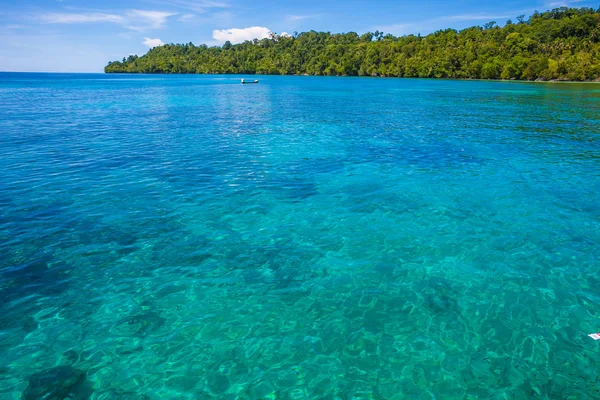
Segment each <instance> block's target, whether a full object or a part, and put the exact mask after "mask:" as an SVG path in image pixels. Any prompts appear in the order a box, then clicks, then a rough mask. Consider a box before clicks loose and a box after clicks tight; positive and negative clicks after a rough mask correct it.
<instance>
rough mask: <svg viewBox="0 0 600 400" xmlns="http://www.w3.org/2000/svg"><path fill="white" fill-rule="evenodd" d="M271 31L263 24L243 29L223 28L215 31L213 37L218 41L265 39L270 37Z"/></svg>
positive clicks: (235, 41) (236, 41)
mask: <svg viewBox="0 0 600 400" xmlns="http://www.w3.org/2000/svg"><path fill="white" fill-rule="evenodd" d="M269 33H271V30H270V29H269V28H265V27H263V26H251V27H249V28H243V29H239V28H233V29H222V30H214V31H213V39H215V40H216V41H217V42H218V43H225V42H226V41H230V42H231V43H241V42H245V41H246V40H252V39H264V38H266V37H269Z"/></svg>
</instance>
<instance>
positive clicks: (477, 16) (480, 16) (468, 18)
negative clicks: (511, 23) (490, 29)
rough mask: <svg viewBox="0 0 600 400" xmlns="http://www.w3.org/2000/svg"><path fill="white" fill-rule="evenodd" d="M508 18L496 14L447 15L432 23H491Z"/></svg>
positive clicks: (508, 16)
mask: <svg viewBox="0 0 600 400" xmlns="http://www.w3.org/2000/svg"><path fill="white" fill-rule="evenodd" d="M502 18H510V15H497V14H461V15H447V16H444V17H439V18H436V19H434V21H492V20H495V19H502Z"/></svg>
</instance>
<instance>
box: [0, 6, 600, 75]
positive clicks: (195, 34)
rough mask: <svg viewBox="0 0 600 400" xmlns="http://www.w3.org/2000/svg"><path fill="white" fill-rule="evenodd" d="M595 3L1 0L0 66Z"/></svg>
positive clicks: (94, 66) (394, 28)
mask: <svg viewBox="0 0 600 400" xmlns="http://www.w3.org/2000/svg"><path fill="white" fill-rule="evenodd" d="M597 1H598V0H595V1H587V0H518V1H517V0H495V1H489V0H430V1H423V0H396V1H390V0H369V1H366V0H361V1H358V0H344V1H340V0H303V1H294V2H291V1H277V0H253V1H249V0H102V1H98V0H0V71H32V72H102V70H103V68H104V66H105V65H106V64H107V63H108V61H114V60H120V59H122V58H123V57H124V56H127V55H129V54H137V55H140V56H141V55H143V54H145V53H146V52H147V51H148V50H149V49H150V48H152V47H154V46H160V45H162V44H165V43H189V42H192V43H194V44H196V45H198V44H202V43H204V44H208V45H221V44H223V43H224V42H225V41H226V40H230V41H231V42H232V43H238V42H242V41H244V40H247V39H253V38H263V37H266V36H267V35H268V34H269V32H274V33H278V34H282V33H289V34H292V33H293V32H294V31H296V32H304V31H309V30H316V31H328V32H335V33H338V32H350V31H353V32H357V33H359V34H361V33H364V32H369V31H370V32H374V31H376V30H379V31H383V32H385V33H392V34H394V35H404V34H411V33H412V34H417V33H420V34H423V35H424V34H428V33H431V32H434V31H436V30H438V29H445V28H455V29H462V28H466V27H469V26H473V25H483V24H484V23H486V22H489V21H496V22H497V23H498V24H500V25H503V24H504V23H505V22H506V20H508V19H512V20H515V19H516V17H517V16H518V15H522V14H524V15H526V16H529V15H530V14H531V13H532V12H533V11H534V10H538V11H545V10H548V9H551V8H555V7H561V6H571V7H594V8H597V7H598V2H597Z"/></svg>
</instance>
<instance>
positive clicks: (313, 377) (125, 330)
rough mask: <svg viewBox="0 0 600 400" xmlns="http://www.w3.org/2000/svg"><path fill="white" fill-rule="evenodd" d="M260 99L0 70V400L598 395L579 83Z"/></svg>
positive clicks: (587, 99) (158, 83) (396, 88)
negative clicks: (47, 399)
mask: <svg viewBox="0 0 600 400" xmlns="http://www.w3.org/2000/svg"><path fill="white" fill-rule="evenodd" d="M260 80H261V83H260V84H258V85H246V86H242V85H240V84H238V82H239V77H235V76H149V75H148V76H143V75H141V76H108V75H69V74H63V75H60V74H54V75H52V74H50V75H45V74H0V152H1V154H2V156H1V157H0V299H1V302H0V399H27V400H28V399H40V398H52V399H66V398H69V399H78V400H87V399H94V400H95V399H98V400H100V399H102V400H104V399H106V400H108V399H129V400H135V399H139V400H142V399H148V400H155V399H232V400H233V399H296V400H298V399H331V400H334V399H336V400H342V399H343V400H350V399H377V400H379V399H479V398H481V399H483V398H486V399H530V398H545V399H567V398H573V399H584V398H585V399H588V398H589V399H592V398H600V347H599V346H600V345H599V344H598V343H600V342H594V341H593V340H592V339H590V338H588V337H587V336H586V334H588V333H591V332H596V331H600V318H598V317H599V316H600V268H599V267H600V261H599V259H600V199H599V193H600V157H599V154H600V153H599V150H600V148H599V147H600V146H599V143H600V141H599V134H600V86H597V85H591V84H573V85H571V84H564V85H562V84H561V85H556V84H555V85H551V84H526V83H502V82H454V81H432V80H399V79H385V80H384V79H358V78H357V79H355V78H347V79H346V78H318V77H262V78H260ZM44 396H46V397H44Z"/></svg>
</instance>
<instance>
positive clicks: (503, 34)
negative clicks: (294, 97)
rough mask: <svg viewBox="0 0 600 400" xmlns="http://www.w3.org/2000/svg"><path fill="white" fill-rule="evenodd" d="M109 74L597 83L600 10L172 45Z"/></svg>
mask: <svg viewBox="0 0 600 400" xmlns="http://www.w3.org/2000/svg"><path fill="white" fill-rule="evenodd" d="M105 72H135V73H201V74H209V73H225V74H229V73H243V74H254V73H257V74H284V75H287V74H308V75H359V76H363V75H367V76H396V77H429V78H432V77H435V78H481V79H527V80H534V79H541V80H550V79H561V80H562V79H564V80H577V81H581V80H592V79H598V78H599V77H600V9H599V10H594V9H591V8H580V9H576V8H566V7H563V8H558V9H554V10H552V11H548V12H544V13H538V12H536V13H534V14H533V15H532V16H531V17H530V18H529V19H528V20H526V19H525V17H524V16H520V17H517V21H516V22H512V21H507V23H506V25H505V26H503V27H501V26H498V25H496V23H495V22H489V23H487V24H485V26H483V27H480V26H475V27H471V28H467V29H464V30H462V31H460V32H459V31H456V30H454V29H446V30H441V31H438V32H435V33H432V34H430V35H427V36H420V35H417V36H415V35H408V36H402V37H395V36H393V35H389V34H387V35H386V34H384V33H381V32H375V33H365V34H363V35H362V36H359V35H358V34H356V33H354V32H350V33H345V34H331V33H329V32H327V33H325V32H315V31H310V32H305V33H300V34H297V33H295V34H294V35H293V36H279V35H276V34H272V35H271V37H270V38H268V39H262V40H257V39H255V40H254V41H247V42H244V43H241V44H236V45H232V44H231V43H229V42H227V43H225V44H224V45H223V46H222V47H216V46H215V47H207V46H206V45H200V46H194V45H193V44H192V43H189V44H170V45H165V46H161V47H155V48H153V49H151V50H150V51H149V52H148V53H147V54H146V55H144V56H142V57H138V56H129V57H128V58H126V59H125V58H124V59H123V61H121V62H119V61H117V62H111V63H109V64H108V66H106V68H105Z"/></svg>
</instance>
